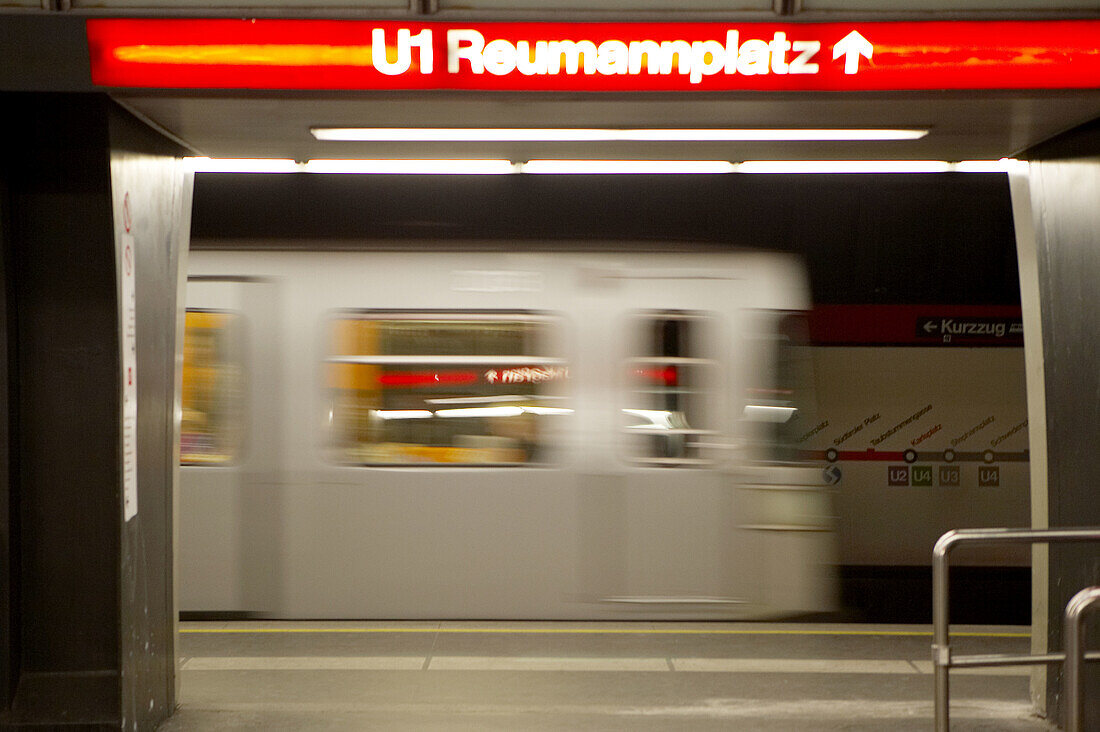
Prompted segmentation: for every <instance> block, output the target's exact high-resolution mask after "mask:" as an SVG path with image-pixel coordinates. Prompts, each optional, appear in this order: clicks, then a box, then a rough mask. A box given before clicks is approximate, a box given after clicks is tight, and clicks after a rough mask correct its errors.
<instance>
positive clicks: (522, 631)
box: [180, 628, 1031, 638]
mask: <svg viewBox="0 0 1100 732" xmlns="http://www.w3.org/2000/svg"><path fill="white" fill-rule="evenodd" d="M180 632H181V633H211V634H217V633H379V634H381V633H505V634H513V635H530V634H536V633H543V634H551V633H555V634H562V635H579V634H585V633H588V634H594V635H611V634H620V635H627V634H629V635H853V636H858V635H888V636H926V637H929V638H931V637H932V631H930V630H927V631H925V630H797V629H790V630H780V629H771V630H768V629H761V630H748V629H744V630H742V629H715V630H699V629H686V630H674V629H671V628H649V629H638V630H630V629H626V628H606V629H603V628H180ZM951 636H952V637H954V638H1030V637H1031V634H1030V633H1010V632H1004V633H997V632H978V631H960V632H956V633H951Z"/></svg>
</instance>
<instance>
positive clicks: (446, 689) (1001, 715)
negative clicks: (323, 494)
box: [160, 621, 1055, 732]
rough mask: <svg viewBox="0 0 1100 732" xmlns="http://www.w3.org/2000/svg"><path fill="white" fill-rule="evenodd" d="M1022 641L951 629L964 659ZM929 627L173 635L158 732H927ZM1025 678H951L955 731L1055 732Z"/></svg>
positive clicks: (680, 626) (298, 627)
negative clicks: (173, 681)
mask: <svg viewBox="0 0 1100 732" xmlns="http://www.w3.org/2000/svg"><path fill="white" fill-rule="evenodd" d="M1028 638H1029V636H1028V629H1027V628H1026V627H1017V626H992V627H974V626H952V647H953V649H956V650H957V652H958V653H960V654H969V653H1026V652H1027V650H1028V646H1029V640H1028ZM931 639H932V629H931V627H930V626H917V625H905V626H886V625H849V624H786V623H649V622H637V623H583V622H578V623H572V622H459V621H446V622H363V621H359V622H322V621H312V622H284V621H249V622H185V623H181V626H180V649H179V653H180V655H181V667H182V671H181V675H182V682H181V693H180V706H179V709H178V710H177V712H176V713H175V715H173V716H172V717H171V718H170V719H169V720H168V721H166V722H165V723H164V724H163V725H162V726H161V727H160V729H161V730H163V731H164V732H175V731H177V730H215V729H216V730H224V729H265V730H271V729H277V730H307V729H308V730H315V729H342V730H346V729H367V728H370V729H385V730H519V729H523V730H564V729H592V730H666V729H699V730H709V729H715V730H717V729H722V730H883V729H890V730H922V731H926V730H930V729H932V706H933V702H932V698H933V697H932V662H931V660H930V656H931V652H930V644H931ZM1028 673H1029V671H1028V669H1026V668H1022V667H1020V668H1001V669H973V670H965V671H962V670H960V671H953V672H952V673H951V693H952V696H951V715H952V726H951V728H952V730H1053V729H1055V727H1054V726H1053V725H1050V724H1048V723H1047V722H1045V721H1043V720H1040V719H1038V718H1036V717H1034V716H1032V712H1031V707H1030V704H1029V702H1028Z"/></svg>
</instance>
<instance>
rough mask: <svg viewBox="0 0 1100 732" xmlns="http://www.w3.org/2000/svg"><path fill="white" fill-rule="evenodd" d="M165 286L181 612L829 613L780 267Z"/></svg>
mask: <svg viewBox="0 0 1100 732" xmlns="http://www.w3.org/2000/svg"><path fill="white" fill-rule="evenodd" d="M472 249H473V248H472ZM189 272H190V276H189V280H188V285H187V309H188V312H187V316H186V318H187V325H186V336H185V344H184V385H183V411H182V428H181V464H182V466H181V490H180V509H179V516H180V540H179V542H180V543H179V573H180V580H179V582H180V609H181V611H183V612H188V613H222V614H228V615H235V614H250V615H255V616H264V617H282V618H405V619H414V618H512V619H520V618H548V619H549V618H574V619H578V618H579V619H594V620H600V619H700V618H705V619H723V618H728V619H737V618H767V617H779V616H790V615H795V614H806V613H816V612H821V611H828V610H832V609H834V608H835V607H836V602H837V586H836V582H835V576H834V575H835V567H836V564H837V561H838V559H837V554H836V552H837V538H836V533H835V527H836V525H837V514H836V510H835V508H834V497H835V489H834V488H833V487H830V486H829V485H827V484H826V480H825V479H824V477H823V471H822V468H823V465H824V463H823V462H821V461H820V460H818V461H816V462H811V463H806V462H803V461H800V459H799V457H800V455H804V454H805V452H806V451H805V449H804V448H805V446H803V447H802V448H801V449H800V448H799V446H798V444H797V443H798V441H799V440H800V439H804V435H805V433H806V432H808V431H809V430H811V429H812V427H813V426H814V425H816V424H819V420H818V418H817V415H816V414H815V412H814V409H815V407H814V399H815V393H814V392H815V383H814V376H813V373H812V364H811V357H810V351H809V349H808V348H807V346H806V344H805V341H804V330H805V319H804V318H803V317H802V315H801V313H803V312H804V311H806V310H807V309H808V307H809V305H810V301H809V300H810V298H809V290H808V284H807V281H806V275H805V272H804V270H803V268H802V266H801V264H800V263H799V261H798V260H797V259H796V258H794V257H792V256H790V255H782V254H772V253H764V252H715V251H714V250H713V249H712V250H709V251H708V250H702V249H700V250H698V251H689V250H685V251H679V252H677V253H646V252H638V251H630V250H629V249H623V248H621V247H619V248H608V249H607V250H605V251H598V250H597V251H586V252H569V251H552V250H549V249H548V250H545V251H529V252H523V253H514V252H501V251H476V250H471V251H451V252H447V251H424V252H414V251H403V252H385V251H362V252H335V251H327V252H308V251H195V252H192V253H191V255H190V261H189Z"/></svg>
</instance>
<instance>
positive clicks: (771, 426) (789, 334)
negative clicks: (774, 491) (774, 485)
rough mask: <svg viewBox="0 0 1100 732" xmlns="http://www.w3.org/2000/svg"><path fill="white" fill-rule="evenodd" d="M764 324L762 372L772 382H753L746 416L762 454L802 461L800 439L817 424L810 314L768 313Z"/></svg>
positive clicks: (778, 459) (765, 458)
mask: <svg viewBox="0 0 1100 732" xmlns="http://www.w3.org/2000/svg"><path fill="white" fill-rule="evenodd" d="M760 330H761V331H762V332H760V333H759V334H758V335H757V336H756V337H757V338H758V339H760V341H761V343H762V344H763V346H764V351H765V354H764V356H765V358H766V359H768V361H769V363H768V364H767V367H766V368H763V369H760V370H759V371H758V373H760V374H768V375H769V377H770V382H762V383H757V384H754V385H752V386H750V387H749V389H748V393H747V394H746V399H745V411H744V418H745V420H746V421H747V422H748V423H749V424H750V425H752V426H751V428H750V433H751V434H752V436H753V437H752V439H753V440H754V442H756V444H757V447H758V448H759V453H758V457H759V459H760V460H762V461H764V462H780V463H789V462H799V461H800V460H801V459H802V453H801V452H800V450H799V447H798V445H799V442H800V441H801V440H803V439H805V438H804V434H805V432H806V431H807V430H809V429H811V428H812V427H813V426H814V422H815V419H814V412H815V409H814V407H815V403H816V398H815V394H814V379H813V365H812V363H811V353H810V348H809V336H808V334H807V323H806V314H805V313H801V312H767V313H764V314H763V316H762V319H761V328H760Z"/></svg>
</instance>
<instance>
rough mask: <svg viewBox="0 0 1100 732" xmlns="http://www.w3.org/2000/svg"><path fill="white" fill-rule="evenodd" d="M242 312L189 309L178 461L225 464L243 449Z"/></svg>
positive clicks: (186, 325)
mask: <svg viewBox="0 0 1100 732" xmlns="http://www.w3.org/2000/svg"><path fill="white" fill-rule="evenodd" d="M240 328H241V321H240V316H239V315H237V314H235V313H226V312H216V311H210V310H188V311H187V314H186V321H185V326H184V336H183V398H182V402H183V404H182V406H183V417H182V420H181V424H180V463H181V464H183V465H226V464H229V463H232V462H233V461H235V460H236V459H237V456H238V455H239V453H240V449H241V441H242V437H243V434H244V430H243V422H244V420H243V414H242V411H243V388H242V374H241V359H240V354H239V344H240Z"/></svg>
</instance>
